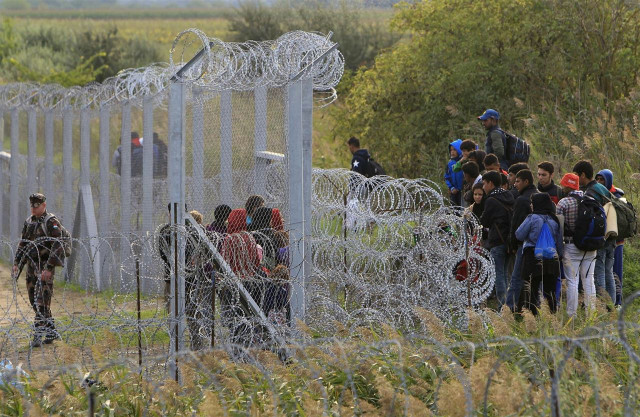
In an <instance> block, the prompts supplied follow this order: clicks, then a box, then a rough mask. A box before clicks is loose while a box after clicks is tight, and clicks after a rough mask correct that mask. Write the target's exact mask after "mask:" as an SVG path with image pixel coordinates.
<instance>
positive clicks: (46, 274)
mask: <svg viewBox="0 0 640 417" xmlns="http://www.w3.org/2000/svg"><path fill="white" fill-rule="evenodd" d="M29 203H30V205H31V216H29V217H28V218H27V220H25V222H24V225H23V227H22V237H21V240H20V243H19V244H18V248H17V250H16V255H15V258H14V261H13V270H12V272H13V276H14V278H15V279H18V276H19V274H20V271H22V269H23V268H24V266H25V265H26V266H27V276H26V280H27V293H28V295H29V304H31V307H32V308H33V311H34V312H35V319H34V323H33V325H34V333H33V340H32V341H31V347H40V346H42V344H43V343H44V344H49V343H51V342H53V341H54V340H56V339H60V334H59V333H58V332H57V331H56V326H55V322H54V319H53V316H52V314H51V298H52V297H53V278H54V275H55V268H56V267H57V266H62V265H63V264H64V259H65V257H66V256H67V255H68V254H70V247H71V246H70V244H71V242H70V237H69V235H68V233H67V232H66V229H64V227H63V226H62V224H61V223H60V220H58V218H57V217H56V216H55V215H54V214H52V213H48V212H47V203H46V197H45V196H44V195H43V194H40V193H35V194H31V196H29Z"/></svg>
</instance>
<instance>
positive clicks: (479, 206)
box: [466, 181, 486, 221]
mask: <svg viewBox="0 0 640 417" xmlns="http://www.w3.org/2000/svg"><path fill="white" fill-rule="evenodd" d="M471 192H472V193H473V203H471V205H470V206H469V207H467V209H466V212H467V213H473V214H474V215H475V216H476V217H477V218H478V221H479V220H480V219H481V218H482V213H483V212H484V203H485V200H486V196H485V194H484V190H483V184H482V181H480V182H479V183H477V184H474V185H473V187H472V189H471Z"/></svg>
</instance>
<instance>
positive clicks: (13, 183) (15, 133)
mask: <svg viewBox="0 0 640 417" xmlns="http://www.w3.org/2000/svg"><path fill="white" fill-rule="evenodd" d="M19 135H20V111H19V110H18V109H12V110H11V162H10V168H9V169H10V174H11V178H10V179H9V181H10V185H9V199H10V202H9V204H10V207H9V217H10V219H11V220H10V226H9V230H10V231H11V232H10V234H11V242H12V243H14V242H16V241H17V240H18V239H20V236H19V235H18V234H19V233H20V225H21V223H20V220H19V219H20V213H18V210H19V207H20V206H19V204H18V203H19V197H18V190H19V186H20V179H19V176H18V164H19V159H20V157H19V150H18V143H19V139H20V136H19ZM25 217H26V216H25Z"/></svg>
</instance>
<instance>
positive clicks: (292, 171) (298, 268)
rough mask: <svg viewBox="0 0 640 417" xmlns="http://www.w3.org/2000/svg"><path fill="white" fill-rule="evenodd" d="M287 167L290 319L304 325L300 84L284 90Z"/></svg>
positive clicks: (296, 82)
mask: <svg viewBox="0 0 640 417" xmlns="http://www.w3.org/2000/svg"><path fill="white" fill-rule="evenodd" d="M287 167H288V169H289V172H288V174H289V175H288V178H289V184H288V186H289V223H290V227H289V256H290V276H291V287H292V288H291V317H292V318H293V319H294V320H295V319H298V320H302V321H304V313H305V302H304V299H305V294H304V285H305V283H304V267H303V266H304V244H303V242H304V211H305V209H304V198H303V171H304V164H303V149H302V83H301V82H300V81H295V82H292V83H290V84H289V85H288V86H287Z"/></svg>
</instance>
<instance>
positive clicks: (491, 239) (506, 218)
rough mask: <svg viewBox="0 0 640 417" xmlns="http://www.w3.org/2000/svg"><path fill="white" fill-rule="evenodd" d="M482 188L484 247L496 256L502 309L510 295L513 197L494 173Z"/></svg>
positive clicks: (485, 176) (495, 261)
mask: <svg viewBox="0 0 640 417" xmlns="http://www.w3.org/2000/svg"><path fill="white" fill-rule="evenodd" d="M482 183H483V189H484V192H485V194H486V195H487V199H486V201H485V204H484V212H483V213H482V217H481V218H480V222H481V223H482V226H483V227H484V228H485V229H486V230H487V239H486V240H485V248H486V249H488V250H489V252H490V253H491V256H492V257H493V260H494V264H495V269H496V283H495V289H496V291H495V292H496V297H497V298H498V305H499V309H501V308H502V305H503V304H504V302H505V298H506V292H507V276H506V267H507V243H508V241H507V239H508V238H509V225H510V224H511V213H512V211H513V203H514V199H513V194H511V193H510V192H508V191H506V190H504V189H503V188H501V184H502V178H501V176H500V173H498V172H495V171H490V172H487V173H486V174H484V175H483V176H482Z"/></svg>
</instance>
